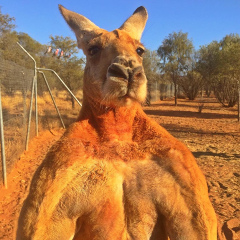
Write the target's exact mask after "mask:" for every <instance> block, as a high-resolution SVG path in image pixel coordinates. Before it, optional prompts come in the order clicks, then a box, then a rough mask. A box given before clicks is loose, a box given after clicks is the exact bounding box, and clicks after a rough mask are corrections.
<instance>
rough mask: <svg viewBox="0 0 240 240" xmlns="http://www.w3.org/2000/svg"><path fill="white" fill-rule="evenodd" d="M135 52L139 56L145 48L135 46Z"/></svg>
mask: <svg viewBox="0 0 240 240" xmlns="http://www.w3.org/2000/svg"><path fill="white" fill-rule="evenodd" d="M136 52H137V54H138V55H139V56H140V57H141V56H142V55H143V54H144V52H145V50H144V49H143V48H141V47H139V48H137V50H136Z"/></svg>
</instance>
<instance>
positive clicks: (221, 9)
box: [0, 0, 240, 50]
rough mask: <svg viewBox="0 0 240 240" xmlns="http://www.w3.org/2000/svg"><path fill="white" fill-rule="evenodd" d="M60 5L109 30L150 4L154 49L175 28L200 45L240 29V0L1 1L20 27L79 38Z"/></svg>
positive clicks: (40, 36)
mask: <svg viewBox="0 0 240 240" xmlns="http://www.w3.org/2000/svg"><path fill="white" fill-rule="evenodd" d="M58 4H61V5H63V6H64V7H66V8H68V9H69V10H72V11H74V12H77V13H80V14H82V15H84V16H85V17H87V18H89V19H90V20H91V21H92V22H94V23H95V24H96V25H98V26H99V27H100V28H104V29H106V30H108V31H112V30H114V29H116V28H118V27H120V26H121V25H122V23H123V22H124V21H125V20H126V19H127V18H128V17H129V16H131V14H132V13H133V12H134V11H135V9H136V8H138V7H139V6H144V7H146V9H147V11H148V15H149V18H148V22H147V24H146V27H145V30H144V32H143V35H142V43H143V44H144V45H145V47H146V48H148V49H150V50H157V49H158V47H159V46H160V45H161V43H162V41H163V40H164V39H165V38H166V37H168V35H169V34H171V33H173V32H179V31H182V32H183V33H186V32H187V33H188V38H189V39H190V40H192V42H193V45H194V47H195V48H196V49H199V46H202V45H207V44H209V43H210V42H212V41H213V40H216V41H220V40H221V39H223V37H225V36H226V35H227V34H230V33H238V34H240V0H121V1H119V0H0V6H1V7H2V8H1V10H2V13H3V14H9V15H10V16H11V17H15V19H16V21H15V24H16V25H17V27H16V29H15V30H16V31H17V32H25V33H27V34H28V35H30V36H31V37H32V38H33V39H35V40H36V41H38V42H40V43H41V44H48V43H49V41H50V38H49V36H50V35H53V36H55V35H62V36H64V37H66V36H70V37H71V38H72V39H75V35H74V34H73V32H72V31H71V30H70V28H69V27H68V25H67V24H66V22H65V21H64V19H63V18H62V16H61V14H60V13H59V10H58Z"/></svg>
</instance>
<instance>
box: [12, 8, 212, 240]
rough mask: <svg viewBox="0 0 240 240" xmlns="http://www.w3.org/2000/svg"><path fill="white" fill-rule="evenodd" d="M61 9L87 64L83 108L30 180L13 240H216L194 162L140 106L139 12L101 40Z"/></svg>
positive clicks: (99, 33)
mask: <svg viewBox="0 0 240 240" xmlns="http://www.w3.org/2000/svg"><path fill="white" fill-rule="evenodd" d="M59 9H60V11H61V14H62V16H63V17H64V19H65V20H66V22H67V23H68V25H69V26H70V28H71V29H72V30H73V31H74V33H75V35H76V38H77V42H78V47H79V48H81V49H82V50H83V52H84V54H85V55H86V68H85V73H84V85H83V96H84V97H83V106H82V108H81V111H80V114H79V118H78V120H77V121H76V122H75V123H73V124H72V125H71V126H70V127H69V128H68V129H67V130H66V132H65V133H64V135H63V136H62V138H61V139H60V140H59V141H58V142H57V143H56V144H55V145H54V146H52V148H51V149H50V151H49V152H48V154H47V156H46V158H45V160H44V161H43V162H42V164H41V165H40V167H39V168H38V170H37V171H36V173H35V174H34V177H33V179H32V183H31V186H30V190H29V195H28V196H27V198H26V200H25V202H24V205H23V207H22V210H21V213H20V217H19V223H18V230H17V240H30V239H31V240H65V239H66V240H68V239H74V240H77V239H78V240H149V239H151V240H167V239H171V240H216V239H217V220H216V215H215V212H214V209H213V207H212V205H211V202H210V200H209V197H208V188H207V184H206V180H205V177H204V175H203V173H202V172H201V170H200V169H199V167H198V165H197V163H196V160H195V159H194V157H193V155H192V153H191V152H190V151H189V150H188V148H187V147H186V146H185V145H184V144H183V143H181V142H180V141H178V140H177V139H176V138H174V137H173V136H172V135H170V133H168V132H167V131H166V130H165V129H164V128H163V127H161V126H160V125H159V124H157V123H156V122H155V121H154V120H152V119H150V118H149V117H148V116H147V115H146V114H145V113H144V111H143V110H142V107H141V103H142V102H144V100H145V98H146V92H147V79H146V76H145V73H144V69H143V65H142V61H143V54H144V51H145V49H144V46H143V45H142V44H141V43H140V39H141V35H142V32H143V30H144V27H145V24H146V21H147V18H148V14H147V10H146V9H145V8H144V7H139V8H138V9H136V11H135V12H134V13H133V14H132V15H131V16H130V17H129V18H128V19H127V20H126V21H125V22H124V23H123V25H122V26H121V27H120V28H118V29H115V30H114V31H111V32H108V31H106V30H104V29H101V28H99V27H98V26H96V25H95V24H94V23H92V22H91V21H90V20H89V19H87V18H86V17H84V16H82V15H80V14H78V13H75V12H72V11H69V10H67V9H66V8H64V7H63V6H61V5H60V6H59Z"/></svg>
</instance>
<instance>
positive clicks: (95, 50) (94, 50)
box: [88, 46, 100, 56]
mask: <svg viewBox="0 0 240 240" xmlns="http://www.w3.org/2000/svg"><path fill="white" fill-rule="evenodd" d="M99 51H100V47H98V46H92V47H90V48H89V49H88V53H89V55H90V56H93V55H95V54H96V53H98V52H99Z"/></svg>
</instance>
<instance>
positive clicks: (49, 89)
mask: <svg viewBox="0 0 240 240" xmlns="http://www.w3.org/2000/svg"><path fill="white" fill-rule="evenodd" d="M38 72H39V73H41V74H42V75H43V78H44V81H45V83H46V85H47V88H48V91H49V93H50V96H51V98H52V101H53V104H54V106H55V108H56V111H57V113H58V116H59V118H60V121H61V123H62V126H63V128H65V125H64V122H63V120H62V117H61V114H60V112H59V110H58V107H57V104H56V102H55V100H54V97H53V95H52V91H51V88H50V86H49V84H48V81H47V78H46V76H45V74H44V72H42V71H38Z"/></svg>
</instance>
